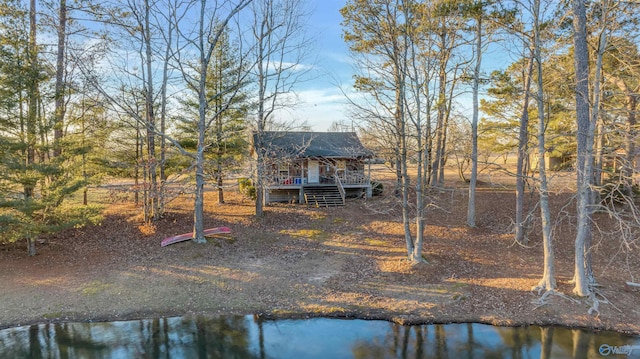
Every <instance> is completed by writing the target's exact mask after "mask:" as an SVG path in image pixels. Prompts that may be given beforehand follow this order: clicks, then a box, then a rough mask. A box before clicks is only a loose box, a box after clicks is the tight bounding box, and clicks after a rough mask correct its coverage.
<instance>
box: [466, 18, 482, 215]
mask: <svg viewBox="0 0 640 359" xmlns="http://www.w3.org/2000/svg"><path fill="white" fill-rule="evenodd" d="M481 64H482V16H481V15H478V17H477V18H476V66H475V69H474V71H473V118H472V119H471V177H470V179H469V202H468V204H467V225H468V226H469V227H475V226H476V182H477V180H478V112H479V109H478V91H479V88H480V66H481Z"/></svg>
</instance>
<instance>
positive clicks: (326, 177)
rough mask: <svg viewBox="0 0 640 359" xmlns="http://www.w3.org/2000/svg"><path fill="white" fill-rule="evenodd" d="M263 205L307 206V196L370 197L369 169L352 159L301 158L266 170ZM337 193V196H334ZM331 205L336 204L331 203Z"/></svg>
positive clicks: (361, 162)
mask: <svg viewBox="0 0 640 359" xmlns="http://www.w3.org/2000/svg"><path fill="white" fill-rule="evenodd" d="M267 179H268V181H267V182H268V184H267V190H266V191H265V196H266V198H265V199H266V201H265V203H269V202H290V203H291V202H293V203H295V202H297V203H305V202H306V203H309V196H310V195H311V193H313V196H322V197H324V198H330V197H333V196H337V194H339V196H340V197H341V198H342V202H343V203H342V204H344V199H345V198H346V197H364V196H366V197H371V194H372V193H371V167H370V165H365V163H364V161H363V160H360V159H353V158H303V159H296V160H292V161H288V162H281V163H274V164H272V165H271V166H270V171H269V173H268V176H267ZM336 193H337V194H336ZM333 202H337V199H336V201H333Z"/></svg>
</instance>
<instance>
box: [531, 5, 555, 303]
mask: <svg viewBox="0 0 640 359" xmlns="http://www.w3.org/2000/svg"><path fill="white" fill-rule="evenodd" d="M532 10H533V11H532V12H533V14H532V15H533V36H534V40H533V58H534V60H535V64H536V75H537V76H536V85H537V94H536V103H537V108H538V172H539V176H540V180H539V190H538V192H539V194H540V218H541V222H542V242H543V247H544V271H543V274H542V279H540V282H539V283H538V285H537V287H536V288H534V289H537V290H538V291H542V290H546V291H552V290H554V289H555V288H556V278H555V266H554V255H553V242H552V237H551V209H550V208H549V189H548V183H547V182H548V181H547V172H546V165H545V160H544V159H545V154H546V151H547V150H546V142H545V133H546V127H547V124H546V118H545V111H546V108H545V101H544V82H543V73H542V38H541V37H542V35H541V32H542V22H543V16H542V13H541V11H542V7H541V5H540V0H534V1H533V9H532Z"/></svg>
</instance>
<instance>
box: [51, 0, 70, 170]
mask: <svg viewBox="0 0 640 359" xmlns="http://www.w3.org/2000/svg"><path fill="white" fill-rule="evenodd" d="M66 28H67V2H66V0H60V9H59V19H58V29H57V31H58V54H57V58H56V85H55V94H54V96H55V109H54V112H55V121H54V125H53V131H54V134H53V156H54V157H58V156H60V155H61V154H62V144H61V143H60V141H61V140H62V136H63V130H64V115H65V106H64V93H65V84H64V72H65V69H66V64H65V61H64V60H65V55H66V54H65V44H66V35H67V34H66V31H67V30H66Z"/></svg>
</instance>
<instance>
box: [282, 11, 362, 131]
mask: <svg viewBox="0 0 640 359" xmlns="http://www.w3.org/2000/svg"><path fill="white" fill-rule="evenodd" d="M345 3H346V1H345V0H310V10H311V15H310V17H309V24H308V25H309V27H308V29H307V31H308V35H309V36H311V37H312V38H314V40H315V41H313V43H314V44H315V48H314V49H313V50H314V51H313V55H312V60H313V63H312V64H311V65H312V66H313V67H314V69H315V71H313V72H312V74H313V78H312V79H311V80H309V81H305V82H303V83H300V84H299V86H298V87H297V89H296V94H297V96H298V99H299V101H300V103H299V105H298V106H296V108H295V109H293V110H292V111H291V112H290V115H291V116H292V117H293V118H294V119H295V120H296V121H297V122H298V123H300V122H304V121H306V122H307V124H308V125H309V126H311V127H312V128H313V130H315V131H326V130H327V129H328V128H329V126H331V123H333V122H334V121H344V122H345V123H350V121H351V120H350V119H349V118H348V115H347V110H348V108H347V105H346V98H345V97H344V95H343V94H342V91H341V90H340V86H342V87H343V88H345V89H350V88H351V83H352V80H351V79H352V74H353V69H352V68H351V62H350V61H349V59H350V58H349V50H348V47H347V45H346V43H345V42H344V41H343V40H342V27H341V26H340V23H341V22H342V15H340V9H341V8H342V7H344V5H345Z"/></svg>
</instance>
